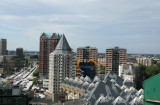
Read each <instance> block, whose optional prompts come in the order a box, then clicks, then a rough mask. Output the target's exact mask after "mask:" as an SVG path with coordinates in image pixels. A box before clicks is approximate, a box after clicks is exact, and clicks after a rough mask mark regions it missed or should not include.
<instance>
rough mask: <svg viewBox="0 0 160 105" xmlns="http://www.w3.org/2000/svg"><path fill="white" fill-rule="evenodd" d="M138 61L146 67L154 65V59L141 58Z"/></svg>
mask: <svg viewBox="0 0 160 105" xmlns="http://www.w3.org/2000/svg"><path fill="white" fill-rule="evenodd" d="M136 60H137V63H140V64H143V65H145V66H151V65H152V64H153V59H152V58H147V57H141V58H136Z"/></svg>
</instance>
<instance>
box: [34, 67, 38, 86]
mask: <svg viewBox="0 0 160 105" xmlns="http://www.w3.org/2000/svg"><path fill="white" fill-rule="evenodd" d="M33 76H34V77H35V78H34V79H33V84H34V85H37V84H38V78H39V68H37V70H35V71H34V73H33Z"/></svg>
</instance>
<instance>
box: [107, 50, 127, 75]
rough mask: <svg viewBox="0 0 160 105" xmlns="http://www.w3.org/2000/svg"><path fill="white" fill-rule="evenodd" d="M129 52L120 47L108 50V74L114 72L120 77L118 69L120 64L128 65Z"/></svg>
mask: <svg viewBox="0 0 160 105" xmlns="http://www.w3.org/2000/svg"><path fill="white" fill-rule="evenodd" d="M126 56H127V50H126V49H122V48H119V47H115V48H110V49H106V71H105V74H107V73H108V72H110V71H114V72H115V73H116V74H117V75H118V69H119V65H120V64H126V63H127V60H126V59H127V58H126Z"/></svg>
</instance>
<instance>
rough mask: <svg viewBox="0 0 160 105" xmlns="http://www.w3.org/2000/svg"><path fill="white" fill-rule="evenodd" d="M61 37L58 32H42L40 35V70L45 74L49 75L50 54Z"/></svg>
mask: <svg viewBox="0 0 160 105" xmlns="http://www.w3.org/2000/svg"><path fill="white" fill-rule="evenodd" d="M60 38H61V35H60V34H57V33H52V34H48V33H42V34H41V37H40V52H39V72H40V74H43V75H48V72H49V54H50V53H51V52H53V51H54V50H55V48H56V46H57V44H58V42H59V39H60Z"/></svg>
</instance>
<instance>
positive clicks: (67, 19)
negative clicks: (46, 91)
mask: <svg viewBox="0 0 160 105" xmlns="http://www.w3.org/2000/svg"><path fill="white" fill-rule="evenodd" d="M42 32H46V33H52V32H55V33H60V34H65V35H66V38H67V40H68V42H69V44H70V46H71V47H72V48H73V49H74V51H76V48H78V47H82V46H88V45H90V46H92V47H97V48H98V51H99V52H101V53H105V49H106V48H112V47H114V46H119V47H121V48H126V49H127V50H128V53H154V54H160V0H0V37H1V38H6V39H7V41H8V42H7V44H8V45H7V47H8V48H7V49H8V50H15V49H16V48H17V47H23V48H24V49H25V50H34V51H39V37H40V35H41V33H42Z"/></svg>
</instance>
